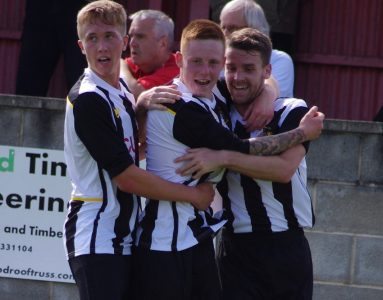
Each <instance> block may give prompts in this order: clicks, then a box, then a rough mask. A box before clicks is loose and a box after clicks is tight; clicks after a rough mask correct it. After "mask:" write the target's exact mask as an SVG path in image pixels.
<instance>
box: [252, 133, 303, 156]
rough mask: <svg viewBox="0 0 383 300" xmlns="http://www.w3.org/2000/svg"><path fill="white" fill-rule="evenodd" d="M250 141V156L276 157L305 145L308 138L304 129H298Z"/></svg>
mask: <svg viewBox="0 0 383 300" xmlns="http://www.w3.org/2000/svg"><path fill="white" fill-rule="evenodd" d="M249 141H250V154H252V155H275V154H279V153H281V152H283V151H285V150H287V149H289V148H291V147H293V146H296V145H299V144H301V143H303V142H304V141H306V136H305V134H304V132H303V130H302V129H300V128H296V129H294V130H291V131H288V132H284V133H280V134H276V135H270V136H262V137H257V138H251V139H249Z"/></svg>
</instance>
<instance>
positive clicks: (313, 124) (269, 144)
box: [249, 106, 324, 155]
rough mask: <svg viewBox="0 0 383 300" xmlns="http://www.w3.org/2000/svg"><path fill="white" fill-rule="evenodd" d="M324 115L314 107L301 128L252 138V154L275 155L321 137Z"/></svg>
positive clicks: (303, 120) (302, 122) (301, 123)
mask: <svg viewBox="0 0 383 300" xmlns="http://www.w3.org/2000/svg"><path fill="white" fill-rule="evenodd" d="M323 119H324V115H323V114H322V113H321V112H318V108H317V107H316V106H313V107H312V108H311V109H310V110H309V111H308V112H307V114H306V115H305V116H304V117H303V118H302V120H301V122H300V124H299V127H298V128H296V129H293V130H290V131H288V132H284V133H280V134H276V135H272V136H263V137H257V138H251V139H250V140H249V141H250V152H249V153H250V154H253V155H275V154H278V153H281V152H283V151H285V150H287V149H289V148H291V147H293V146H296V145H299V144H302V143H303V142H305V141H309V140H314V139H316V138H318V137H319V135H320V134H321V132H322V129H323Z"/></svg>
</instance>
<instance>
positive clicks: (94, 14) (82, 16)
mask: <svg viewBox="0 0 383 300" xmlns="http://www.w3.org/2000/svg"><path fill="white" fill-rule="evenodd" d="M126 20H127V15H126V11H125V8H124V7H123V6H122V5H121V4H119V3H117V2H114V1H112V0H98V1H93V2H90V3H89V4H87V5H85V6H84V7H83V8H82V9H81V10H80V11H79V12H78V14H77V34H78V37H79V38H80V39H81V38H83V32H82V28H83V27H84V25H86V24H92V23H95V22H96V21H101V22H102V23H104V24H107V25H113V26H118V27H119V28H120V32H121V34H122V35H123V36H124V35H126Z"/></svg>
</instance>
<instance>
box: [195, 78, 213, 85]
mask: <svg viewBox="0 0 383 300" xmlns="http://www.w3.org/2000/svg"><path fill="white" fill-rule="evenodd" d="M194 82H195V83H196V84H198V85H202V86H206V85H209V83H210V80H207V79H205V80H204V79H195V80H194Z"/></svg>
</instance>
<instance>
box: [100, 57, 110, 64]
mask: <svg viewBox="0 0 383 300" xmlns="http://www.w3.org/2000/svg"><path fill="white" fill-rule="evenodd" d="M98 61H99V62H100V63H106V62H109V61H110V58H108V57H100V58H99V59H98Z"/></svg>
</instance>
